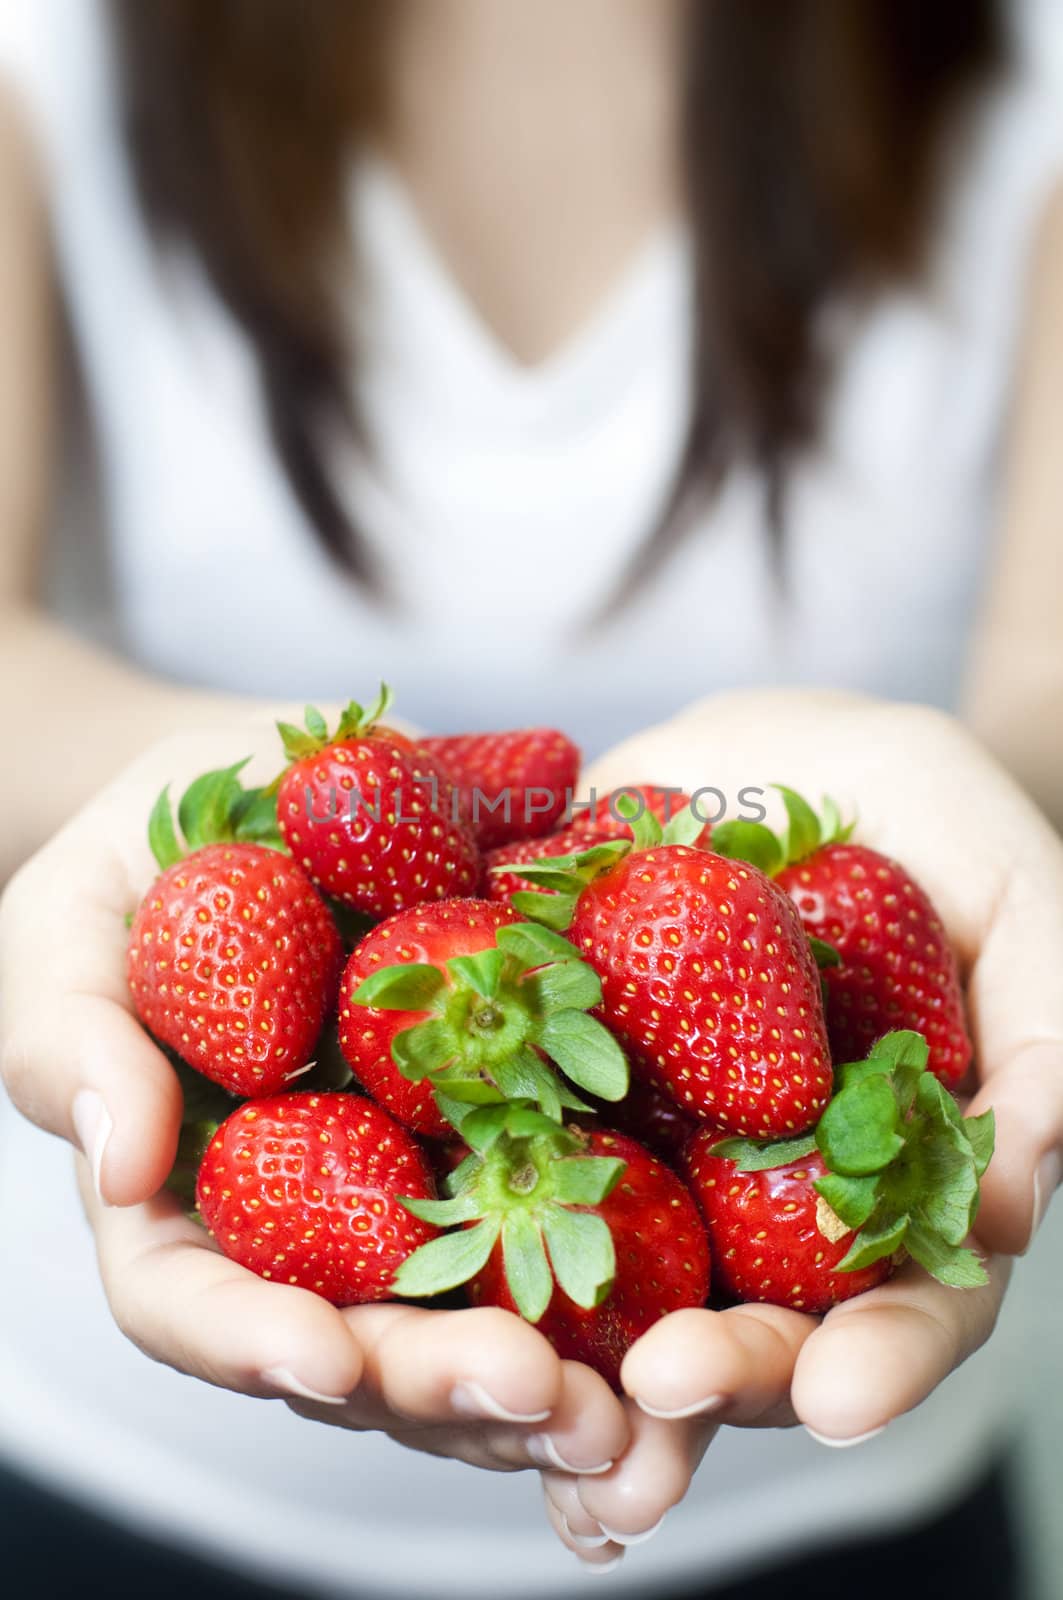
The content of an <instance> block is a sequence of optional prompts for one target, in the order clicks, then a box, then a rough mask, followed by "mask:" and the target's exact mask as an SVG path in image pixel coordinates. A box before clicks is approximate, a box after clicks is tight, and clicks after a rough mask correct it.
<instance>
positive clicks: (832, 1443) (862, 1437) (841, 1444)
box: [805, 1423, 886, 1450]
mask: <svg viewBox="0 0 1063 1600" xmlns="http://www.w3.org/2000/svg"><path fill="white" fill-rule="evenodd" d="M885 1431H886V1424H885V1423H883V1424H882V1426H881V1428H869V1429H868V1430H867V1432H866V1433H854V1434H853V1436H852V1438H851V1439H830V1438H828V1437H827V1435H826V1434H825V1433H817V1432H816V1430H815V1428H809V1427H808V1426H807V1425H806V1427H805V1432H806V1433H807V1434H808V1435H809V1437H810V1438H812V1439H815V1441H816V1443H817V1444H825V1445H828V1446H829V1447H830V1448H831V1449H832V1450H848V1449H849V1448H850V1446H851V1445H854V1444H864V1443H866V1441H867V1440H868V1439H874V1438H876V1437H877V1436H878V1434H880V1433H884V1432H885Z"/></svg>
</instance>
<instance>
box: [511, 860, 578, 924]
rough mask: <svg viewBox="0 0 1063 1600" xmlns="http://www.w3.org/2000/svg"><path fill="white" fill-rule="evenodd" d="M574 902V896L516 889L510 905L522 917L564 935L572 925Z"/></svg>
mask: <svg viewBox="0 0 1063 1600" xmlns="http://www.w3.org/2000/svg"><path fill="white" fill-rule="evenodd" d="M507 870H508V869H507V868H498V867H492V868H491V871H492V872H498V871H507ZM513 870H514V871H516V870H518V869H517V868H514V869H513ZM519 870H520V871H521V872H523V870H524V869H523V867H521V868H520V869H519ZM576 900H577V896H576V895H574V894H536V893H535V892H534V891H533V890H530V889H518V890H517V892H516V894H515V895H513V896H512V905H513V909H514V911H519V912H520V914H521V916H522V917H531V918H532V919H533V920H534V921H536V922H541V923H542V924H543V926H544V927H545V928H552V929H554V930H555V931H556V932H557V933H564V931H565V929H566V928H567V927H569V926H570V925H571V923H572V917H573V914H574V913H575V910H576Z"/></svg>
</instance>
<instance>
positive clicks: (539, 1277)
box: [502, 1211, 554, 1322]
mask: <svg viewBox="0 0 1063 1600" xmlns="http://www.w3.org/2000/svg"><path fill="white" fill-rule="evenodd" d="M502 1260H503V1263H504V1265H505V1269H506V1283H507V1284H508V1286H509V1292H510V1294H511V1295H512V1296H513V1301H514V1304H515V1305H516V1307H517V1310H518V1311H519V1312H520V1314H521V1316H522V1317H523V1318H524V1319H525V1320H526V1321H527V1322H538V1321H539V1318H540V1317H541V1316H542V1314H543V1312H544V1311H545V1310H546V1308H547V1306H548V1305H549V1304H550V1300H551V1298H552V1296H553V1292H554V1279H553V1274H552V1273H551V1271H550V1263H549V1262H548V1261H547V1259H546V1251H545V1249H544V1248H543V1239H542V1234H541V1233H540V1232H539V1228H538V1225H537V1224H536V1222H535V1221H534V1220H533V1218H532V1217H531V1216H530V1215H529V1213H528V1212H527V1211H510V1212H507V1214H506V1216H505V1219H504V1220H503V1223H502Z"/></svg>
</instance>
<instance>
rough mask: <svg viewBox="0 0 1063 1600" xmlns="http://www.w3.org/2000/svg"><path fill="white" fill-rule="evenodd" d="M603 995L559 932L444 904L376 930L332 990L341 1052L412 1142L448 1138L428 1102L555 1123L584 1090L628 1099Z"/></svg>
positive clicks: (497, 909) (479, 907)
mask: <svg viewBox="0 0 1063 1600" xmlns="http://www.w3.org/2000/svg"><path fill="white" fill-rule="evenodd" d="M600 998H601V985H600V984H599V982H598V980H597V978H596V977H595V976H594V974H593V972H591V971H590V970H589V969H588V968H587V967H586V966H584V964H583V963H582V962H581V961H580V960H579V957H578V953H577V952H576V951H575V950H574V949H573V948H572V946H571V945H570V944H569V943H568V942H567V941H566V940H564V939H562V938H560V937H559V936H558V935H557V934H555V933H551V932H549V931H548V930H547V929H545V928H540V927H536V926H533V925H531V924H528V923H526V922H522V921H521V919H520V917H519V916H518V914H517V913H516V912H515V911H513V910H512V909H511V908H510V907H509V906H500V905H493V904H491V903H490V902H489V901H486V900H448V901H444V902H443V903H442V904H440V905H436V906H415V907H411V909H410V910H408V911H400V912H397V913H396V914H395V916H393V917H389V918H388V920H387V921H386V922H382V923H381V924H380V926H379V927H377V928H374V929H373V931H372V932H371V933H369V934H367V936H366V937H365V938H364V939H363V940H362V941H361V943H360V944H359V945H357V946H356V948H355V950H354V952H353V954H352V955H351V958H350V960H349V961H348V963H347V968H346V971H345V972H344V975H343V982H342V984H341V989H340V1014H339V1036H340V1047H341V1049H342V1051H343V1053H344V1056H345V1058H346V1060H347V1061H348V1063H349V1065H350V1067H351V1070H352V1071H353V1072H354V1074H355V1076H356V1077H357V1078H358V1079H359V1080H360V1082H361V1083H363V1084H364V1085H365V1087H366V1088H367V1089H368V1090H369V1092H370V1093H371V1094H372V1095H374V1096H375V1098H376V1099H377V1100H379V1101H381V1102H382V1104H384V1105H386V1106H387V1107H388V1109H389V1110H390V1111H391V1112H392V1113H393V1114H394V1115H395V1116H396V1117H398V1118H399V1119H400V1121H402V1122H404V1123H406V1124H407V1126H409V1127H411V1128H413V1129H415V1130H416V1131H417V1132H418V1133H423V1134H427V1135H430V1136H432V1137H435V1138H446V1137H448V1136H449V1135H451V1133H452V1129H451V1126H450V1123H449V1122H448V1120H447V1118H446V1117H444V1115H443V1114H442V1112H441V1111H440V1109H439V1107H438V1106H437V1103H436V1099H435V1093H436V1091H437V1090H438V1091H440V1092H442V1093H444V1094H447V1095H449V1096H451V1097H452V1098H454V1099H462V1098H465V1097H467V1096H468V1095H473V1096H474V1097H476V1098H479V1099H484V1098H487V1099H491V1098H494V1099H498V1098H501V1097H506V1098H511V1097H515V1096H519V1097H527V1098H531V1099H535V1100H537V1101H538V1102H539V1103H540V1104H541V1105H542V1106H543V1107H544V1109H547V1110H549V1111H550V1113H551V1115H554V1116H555V1117H558V1118H559V1117H560V1115H561V1109H562V1106H568V1107H579V1106H581V1105H582V1104H583V1103H582V1102H581V1101H580V1100H578V1099H577V1098H576V1097H575V1096H574V1095H572V1094H571V1093H570V1092H569V1091H567V1090H564V1089H562V1088H561V1086H560V1085H559V1084H558V1083H557V1080H556V1078H555V1077H554V1075H553V1073H552V1072H551V1071H550V1069H549V1068H548V1067H547V1065H546V1060H545V1058H547V1057H549V1058H551V1059H553V1060H555V1061H556V1062H557V1064H558V1065H559V1066H560V1067H561V1069H562V1070H563V1071H564V1072H565V1074H566V1075H567V1077H568V1078H569V1079H570V1080H571V1081H572V1082H573V1083H576V1084H578V1085H580V1086H581V1087H583V1088H586V1089H588V1090H589V1091H591V1092H593V1093H597V1094H604V1095H605V1096H606V1097H607V1098H610V1099H614V1100H615V1099H617V1098H619V1096H621V1095H622V1094H623V1093H624V1092H625V1090H626V1088H627V1081H628V1080H627V1068H626V1064H625V1062H624V1059H623V1055H622V1052H621V1051H620V1049H619V1046H617V1045H616V1043H615V1042H614V1041H613V1040H612V1039H611V1038H610V1036H609V1035H608V1034H607V1033H606V1030H605V1029H604V1028H603V1027H602V1026H601V1024H600V1023H597V1022H595V1021H594V1019H593V1018H591V1017H588V1016H586V1015H585V1012H586V1010H587V1008H588V1007H590V1006H594V1005H597V1003H598V1001H599V1000H600Z"/></svg>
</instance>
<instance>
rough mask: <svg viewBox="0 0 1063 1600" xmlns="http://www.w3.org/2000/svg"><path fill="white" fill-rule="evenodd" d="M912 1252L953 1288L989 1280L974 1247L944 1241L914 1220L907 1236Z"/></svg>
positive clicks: (976, 1286) (981, 1284)
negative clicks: (962, 1246) (965, 1247)
mask: <svg viewBox="0 0 1063 1600" xmlns="http://www.w3.org/2000/svg"><path fill="white" fill-rule="evenodd" d="M904 1244H905V1248H906V1250H907V1251H908V1253H909V1255H910V1256H912V1257H913V1258H914V1260H916V1261H918V1263H919V1265H920V1266H921V1267H925V1268H926V1270H927V1272H929V1273H930V1276H931V1277H932V1278H936V1279H937V1281H938V1282H939V1283H944V1284H946V1285H948V1287H950V1288H952V1289H981V1288H983V1287H984V1286H985V1285H986V1284H987V1283H988V1282H989V1275H988V1273H987V1272H986V1270H985V1266H984V1265H983V1263H982V1262H981V1261H980V1260H979V1259H978V1257H977V1256H976V1255H975V1253H974V1251H973V1250H965V1249H961V1248H959V1246H957V1245H950V1244H946V1243H944V1241H943V1240H941V1239H939V1238H938V1236H937V1235H936V1234H935V1233H933V1232H932V1231H931V1230H930V1229H928V1228H923V1227H921V1226H920V1225H919V1224H918V1223H916V1222H913V1223H912V1224H911V1226H910V1227H909V1229H908V1232H907V1234H906V1235H905V1240H904Z"/></svg>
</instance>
